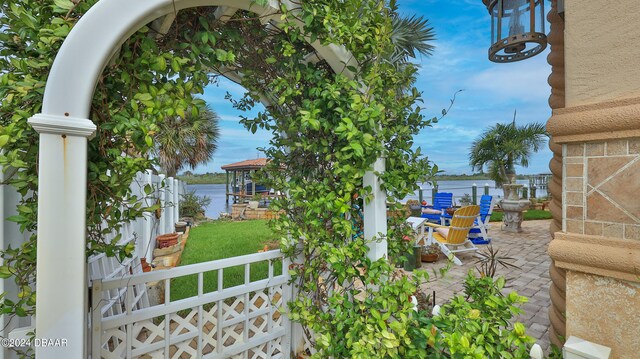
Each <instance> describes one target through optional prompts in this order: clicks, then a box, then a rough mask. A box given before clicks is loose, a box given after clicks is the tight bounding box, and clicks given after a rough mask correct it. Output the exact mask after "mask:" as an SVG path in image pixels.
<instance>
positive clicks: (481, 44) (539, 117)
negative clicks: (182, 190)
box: [194, 0, 552, 174]
mask: <svg viewBox="0 0 640 359" xmlns="http://www.w3.org/2000/svg"><path fill="white" fill-rule="evenodd" d="M398 4H399V7H400V11H401V13H403V14H405V15H411V14H418V15H422V16H424V17H425V18H427V19H429V23H430V24H431V26H433V27H434V28H435V32H436V37H437V40H436V41H435V42H434V44H435V46H436V49H435V52H434V55H433V56H431V57H423V58H419V59H418V60H417V62H418V63H420V66H421V68H420V71H419V76H418V81H417V83H416V87H417V88H418V90H420V91H422V93H423V99H424V104H423V106H422V107H426V108H425V110H424V111H423V114H424V115H425V117H427V118H430V117H434V116H438V115H439V114H440V113H441V111H442V109H443V108H447V107H448V106H449V101H450V99H451V98H452V97H453V95H454V94H455V93H456V91H458V90H464V91H462V92H460V93H458V94H457V96H456V101H455V103H454V105H453V107H452V108H451V110H450V111H449V113H448V114H447V116H446V117H445V118H444V119H442V120H441V121H440V122H439V123H438V124H436V125H434V126H433V127H430V128H426V129H424V130H423V131H422V132H421V133H420V134H418V135H417V136H416V138H415V143H416V145H417V146H420V147H422V150H423V153H425V154H426V155H427V156H428V157H429V159H430V160H431V161H433V162H435V163H436V164H437V165H438V167H440V169H441V170H444V171H445V172H446V173H451V174H461V173H471V168H470V167H469V165H468V153H469V148H470V146H471V143H472V141H473V140H474V139H475V138H476V137H477V136H478V135H480V134H481V133H482V132H483V130H484V129H486V128H487V127H489V126H492V125H494V124H495V123H497V122H507V121H511V119H512V118H513V112H514V110H517V117H516V122H517V123H519V124H525V123H530V122H543V123H544V122H546V121H547V119H548V118H549V117H550V116H551V109H550V108H549V105H548V102H547V101H548V98H549V94H550V88H549V85H548V84H547V77H548V76H549V74H550V72H551V68H550V66H549V65H548V64H547V60H546V58H547V54H548V52H549V50H548V48H547V50H545V52H544V53H542V54H540V55H537V56H535V57H533V58H530V59H528V60H524V61H520V62H515V63H510V64H495V63H492V62H490V61H489V60H488V58H487V49H488V47H489V43H490V34H491V28H490V16H489V14H488V12H487V10H486V8H485V7H484V5H483V4H482V1H481V0H448V1H444V0H398ZM545 5H546V7H547V8H548V7H549V6H548V5H549V4H548V2H547V3H546V4H545ZM547 31H548V30H547ZM226 92H229V93H231V94H232V95H234V97H235V98H239V97H240V96H241V95H242V93H244V89H243V88H242V87H241V86H239V85H236V84H234V83H232V82H229V81H224V80H223V81H221V82H220V83H219V84H218V85H211V86H209V87H207V89H206V90H205V93H204V95H203V98H204V99H205V100H206V101H207V103H208V104H209V105H211V107H212V108H213V109H214V110H215V111H216V112H217V113H218V114H219V115H220V117H221V121H220V128H221V138H220V140H219V143H218V150H217V151H216V153H215V154H214V156H213V159H212V160H211V161H210V162H208V163H207V164H205V165H201V166H198V167H197V168H196V169H195V171H194V172H195V173H204V172H221V169H220V166H222V165H224V164H228V163H232V162H238V161H242V160H245V159H252V158H256V157H257V155H258V151H257V150H256V148H257V147H263V146H266V145H267V144H268V141H269V139H270V134H269V133H267V132H264V131H263V132H260V131H259V132H256V133H255V134H251V133H250V132H248V131H246V130H245V129H244V127H243V126H242V125H240V123H239V122H238V121H239V118H240V116H241V115H243V113H242V112H240V111H238V110H235V109H233V107H232V106H231V104H230V103H229V101H228V100H225V99H224V96H225V94H226ZM260 110H262V107H261V106H257V107H256V108H255V109H254V111H252V112H249V113H245V114H244V115H245V116H252V115H255V114H256V113H257V112H258V111H260ZM551 156H552V154H551V151H550V150H549V149H548V148H547V146H546V145H545V146H544V147H543V149H542V150H541V151H539V152H538V153H536V154H535V155H534V156H533V157H532V159H531V161H530V164H529V167H528V168H517V172H518V173H548V172H549V167H548V165H549V160H550V159H551Z"/></svg>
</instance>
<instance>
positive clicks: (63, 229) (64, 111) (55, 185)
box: [29, 0, 387, 358]
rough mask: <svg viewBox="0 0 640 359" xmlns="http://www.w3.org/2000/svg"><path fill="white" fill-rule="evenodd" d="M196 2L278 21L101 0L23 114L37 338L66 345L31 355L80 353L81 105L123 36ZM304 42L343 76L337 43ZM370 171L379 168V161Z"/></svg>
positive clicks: (373, 232) (370, 225)
mask: <svg viewBox="0 0 640 359" xmlns="http://www.w3.org/2000/svg"><path fill="white" fill-rule="evenodd" d="M285 3H286V5H287V6H289V8H293V6H294V5H292V4H291V3H289V2H286V1H285ZM197 6H218V10H219V11H217V14H219V15H220V16H229V14H233V13H234V12H235V11H236V10H238V9H242V10H248V11H251V12H254V13H256V14H257V15H259V16H260V17H261V19H263V22H267V21H279V16H270V15H273V14H276V13H277V12H278V11H279V6H280V4H279V2H278V1H274V0H271V1H270V3H269V5H267V6H258V5H256V4H255V3H252V1H251V0H173V1H172V0H144V1H131V0H102V1H99V2H98V3H96V4H95V5H94V6H93V7H92V8H91V9H90V11H88V12H87V13H86V14H85V15H84V16H83V17H82V19H81V20H80V21H78V23H77V24H76V25H75V27H74V28H73V30H72V31H71V32H70V33H69V35H68V37H67V39H66V40H65V42H64V43H63V45H62V47H61V48H60V51H59V53H58V55H57V57H56V59H55V61H54V63H53V66H52V68H51V72H50V74H49V78H48V80H47V84H46V88H45V93H44V99H43V104H42V113H40V114H37V115H35V116H33V117H32V118H31V119H30V120H29V123H30V124H31V125H32V126H33V127H34V129H35V130H36V131H37V132H38V133H39V134H40V144H39V146H40V147H39V174H38V183H39V188H38V250H37V261H38V265H37V283H36V290H37V300H36V309H37V315H36V332H37V337H38V338H47V339H52V338H61V339H66V340H67V343H68V345H67V346H65V347H49V348H36V356H37V357H38V358H83V357H86V348H85V346H86V345H85V343H86V331H87V308H88V302H87V287H86V283H87V279H86V278H87V277H86V272H87V266H86V257H85V247H86V207H85V205H86V203H85V202H86V180H87V178H86V177H87V176H86V173H87V138H89V137H91V136H92V135H93V134H94V132H95V130H96V126H95V125H94V124H93V122H92V121H91V120H89V110H90V106H91V101H92V98H93V93H94V90H95V86H96V83H97V81H98V78H99V76H100V74H101V73H102V71H103V69H104V67H105V65H106V64H107V62H108V61H109V59H110V58H111V57H112V56H113V54H115V53H117V49H118V47H119V46H120V45H121V44H122V43H123V42H124V41H125V40H126V39H127V38H128V37H129V36H131V34H133V33H134V32H136V31H137V30H138V29H140V28H141V27H142V26H144V25H146V24H148V23H150V22H151V21H153V20H156V19H161V18H164V20H165V21H160V22H161V23H162V22H164V23H165V25H166V24H167V23H168V24H170V23H171V18H172V15H174V14H175V12H176V11H179V10H181V9H185V8H189V7H197ZM311 45H312V46H313V48H314V49H315V51H316V53H317V55H318V56H319V57H321V58H322V59H324V60H325V61H326V62H327V63H328V64H329V65H330V66H331V67H332V68H333V69H334V71H336V72H345V73H346V74H347V75H349V73H348V70H346V65H347V64H351V65H353V59H352V57H351V56H350V54H349V53H348V52H347V51H346V50H345V49H344V48H343V47H340V46H336V45H328V46H323V45H321V44H320V43H319V42H315V43H311ZM373 170H374V171H375V172H382V171H384V160H383V159H379V160H378V161H376V163H375V164H374V168H373ZM364 185H365V186H371V188H372V189H373V194H374V199H373V200H372V201H371V202H370V203H368V204H365V208H364V222H365V228H364V230H365V232H364V233H365V237H366V238H369V239H371V238H373V237H375V236H377V235H378V234H379V233H383V234H385V233H386V231H387V225H386V223H387V222H386V195H385V193H384V192H383V191H382V190H381V188H380V183H379V181H378V178H377V176H376V175H375V174H374V172H368V173H367V174H366V176H365V179H364ZM369 253H370V257H372V258H373V259H377V258H381V257H382V256H385V255H386V241H379V242H375V243H372V244H371V245H370V252H369Z"/></svg>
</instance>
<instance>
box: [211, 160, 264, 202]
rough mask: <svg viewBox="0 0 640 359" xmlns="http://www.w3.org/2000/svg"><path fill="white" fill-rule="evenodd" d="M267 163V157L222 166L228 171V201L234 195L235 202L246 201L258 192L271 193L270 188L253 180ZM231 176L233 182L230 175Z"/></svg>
mask: <svg viewBox="0 0 640 359" xmlns="http://www.w3.org/2000/svg"><path fill="white" fill-rule="evenodd" d="M266 165H267V159H266V158H256V159H253V160H244V161H240V162H236V163H230V164H228V165H224V166H222V167H221V168H222V169H223V170H224V171H225V172H226V174H227V179H226V187H225V188H226V192H225V193H226V201H227V203H229V197H233V203H238V202H244V200H245V199H246V198H250V197H252V196H253V195H255V194H257V193H266V194H268V193H269V189H268V188H266V187H265V186H264V185H261V184H258V183H256V182H255V181H254V180H253V177H254V175H255V173H256V172H257V171H259V170H260V169H262V168H263V167H265V166H266ZM230 176H231V182H230V181H229V179H230V178H229V177H230Z"/></svg>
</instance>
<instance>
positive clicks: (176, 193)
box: [173, 178, 180, 223]
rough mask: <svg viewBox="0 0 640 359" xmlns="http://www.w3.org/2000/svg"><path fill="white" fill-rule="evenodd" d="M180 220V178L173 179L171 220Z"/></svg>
mask: <svg viewBox="0 0 640 359" xmlns="http://www.w3.org/2000/svg"><path fill="white" fill-rule="evenodd" d="M179 220H180V180H178V179H177V178H174V179H173V222H174V223H175V222H178V221H179Z"/></svg>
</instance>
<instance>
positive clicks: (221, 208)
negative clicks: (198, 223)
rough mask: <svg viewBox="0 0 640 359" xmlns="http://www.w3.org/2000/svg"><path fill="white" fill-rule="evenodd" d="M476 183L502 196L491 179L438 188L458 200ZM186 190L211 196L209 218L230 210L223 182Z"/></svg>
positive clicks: (425, 186) (427, 195)
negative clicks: (486, 185)
mask: <svg viewBox="0 0 640 359" xmlns="http://www.w3.org/2000/svg"><path fill="white" fill-rule="evenodd" d="M517 182H518V183H520V184H524V185H527V184H528V181H527V180H518V181H517ZM474 183H475V184H477V185H478V196H481V195H482V194H484V185H485V184H488V185H489V194H490V195H493V196H498V197H501V196H502V189H501V188H499V189H496V188H495V183H494V182H493V181H485V180H462V181H440V182H438V190H439V191H440V192H451V193H453V197H454V198H455V200H456V201H458V200H459V199H460V198H461V197H462V196H464V195H465V194H469V195H471V187H472V186H473V184H474ZM422 188H423V196H424V199H425V200H426V201H427V202H429V203H430V202H431V186H430V185H429V184H427V183H425V184H423V185H422ZM187 190H188V191H196V195H198V196H207V197H209V198H211V204H210V205H209V206H208V207H207V208H206V210H205V215H206V216H207V217H209V218H214V219H215V218H218V217H219V215H220V212H229V213H230V212H231V204H232V203H233V201H232V200H231V199H230V200H229V204H227V203H226V202H225V185H224V184H194V185H188V186H187ZM546 195H547V193H546V191H545V190H544V189H538V190H537V192H536V196H537V197H544V196H546ZM408 199H418V191H416V192H415V193H414V194H413V195H412V196H408V197H406V198H405V199H404V200H403V202H404V201H406V200H408Z"/></svg>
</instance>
